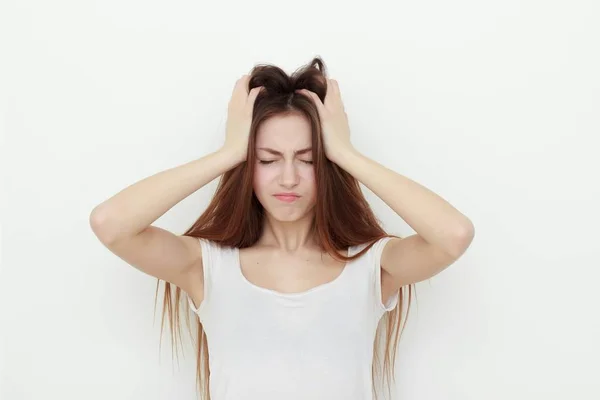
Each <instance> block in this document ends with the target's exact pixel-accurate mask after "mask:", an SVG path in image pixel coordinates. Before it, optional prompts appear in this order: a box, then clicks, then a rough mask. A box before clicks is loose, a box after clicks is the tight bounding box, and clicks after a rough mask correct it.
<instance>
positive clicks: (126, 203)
mask: <svg viewBox="0 0 600 400" xmlns="http://www.w3.org/2000/svg"><path fill="white" fill-rule="evenodd" d="M239 162H240V160H239V157H237V156H235V155H234V154H233V153H231V152H229V151H226V150H224V149H222V150H219V151H216V152H213V153H210V154H207V155H206V156H204V157H202V158H200V159H197V160H194V161H191V162H188V163H186V164H183V165H180V166H178V167H174V168H171V169H168V170H165V171H162V172H159V173H157V174H155V175H152V176H150V177H147V178H145V179H143V180H141V181H139V182H136V183H134V184H132V185H130V186H128V187H127V188H125V189H123V190H121V191H120V192H119V193H117V194H115V195H114V196H112V197H111V198H109V199H108V200H106V201H104V202H103V203H101V204H100V205H98V206H97V207H95V208H94V210H93V211H92V213H91V215H90V225H91V226H92V228H93V230H94V232H95V233H96V235H97V236H98V237H101V238H102V240H103V241H115V240H118V239H119V238H123V237H129V236H133V235H135V234H137V233H139V232H141V231H143V230H144V229H145V228H147V227H148V226H150V225H151V224H152V223H153V222H154V221H156V220H157V219H158V218H159V217H160V216H162V215H163V214H165V213H166V212H167V211H168V210H170V209H171V208H172V207H173V206H175V205H176V204H177V203H179V202H180V201H181V200H183V199H185V198H186V197H188V196H189V195H191V194H192V193H194V192H196V191H197V190H198V189H200V188H202V187H203V186H204V185H206V184H207V183H209V182H211V181H212V180H213V179H215V178H216V177H218V176H220V175H222V174H223V173H224V172H226V171H227V170H229V169H231V168H233V167H234V166H235V165H237V164H238V163H239Z"/></svg>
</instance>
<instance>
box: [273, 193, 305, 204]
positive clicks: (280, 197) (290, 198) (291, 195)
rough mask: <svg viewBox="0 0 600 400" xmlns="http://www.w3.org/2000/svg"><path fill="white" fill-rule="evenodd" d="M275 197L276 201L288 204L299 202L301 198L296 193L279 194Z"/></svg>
mask: <svg viewBox="0 0 600 400" xmlns="http://www.w3.org/2000/svg"><path fill="white" fill-rule="evenodd" d="M273 196H274V197H275V198H276V199H278V200H281V201H284V202H286V203H292V202H294V201H296V200H298V198H299V197H300V196H299V195H297V194H295V193H278V194H275V195H273Z"/></svg>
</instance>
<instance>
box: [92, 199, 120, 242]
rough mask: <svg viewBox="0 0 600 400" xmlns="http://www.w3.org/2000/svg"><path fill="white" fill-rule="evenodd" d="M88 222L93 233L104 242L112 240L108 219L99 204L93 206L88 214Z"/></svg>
mask: <svg viewBox="0 0 600 400" xmlns="http://www.w3.org/2000/svg"><path fill="white" fill-rule="evenodd" d="M89 224H90V228H91V229H92V232H94V235H96V237H97V238H98V239H99V240H100V241H101V242H102V243H104V244H107V243H110V242H112V241H113V237H114V235H113V234H112V233H111V228H110V220H109V217H108V215H107V213H105V212H104V211H102V207H101V206H97V207H95V208H94V209H93V210H92V212H91V213H90V216H89Z"/></svg>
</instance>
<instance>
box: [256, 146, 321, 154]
mask: <svg viewBox="0 0 600 400" xmlns="http://www.w3.org/2000/svg"><path fill="white" fill-rule="evenodd" d="M258 149H259V150H264V151H266V152H268V153H271V154H274V155H276V156H282V155H283V153H281V152H280V151H277V150H275V149H271V148H269V147H259V148H258ZM310 151H312V147H307V148H305V149H301V150H296V151H294V154H295V155H296V154H305V153H308V152H310Z"/></svg>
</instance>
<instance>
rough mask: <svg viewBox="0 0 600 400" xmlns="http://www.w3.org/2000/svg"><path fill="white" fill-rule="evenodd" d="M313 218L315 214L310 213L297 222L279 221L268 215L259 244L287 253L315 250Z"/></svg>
mask: <svg viewBox="0 0 600 400" xmlns="http://www.w3.org/2000/svg"><path fill="white" fill-rule="evenodd" d="M313 218H314V213H308V214H307V215H306V216H304V217H303V218H301V219H299V220H296V221H278V220H276V219H274V218H273V217H272V216H271V215H269V214H267V215H266V216H265V219H264V225H263V233H262V236H261V238H260V240H259V241H258V244H259V245H261V246H268V247H275V248H278V249H279V250H282V251H286V252H296V251H298V250H303V249H307V248H314V247H315V246H316V243H315V240H314V239H315V237H314V233H313V231H312V223H313Z"/></svg>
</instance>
